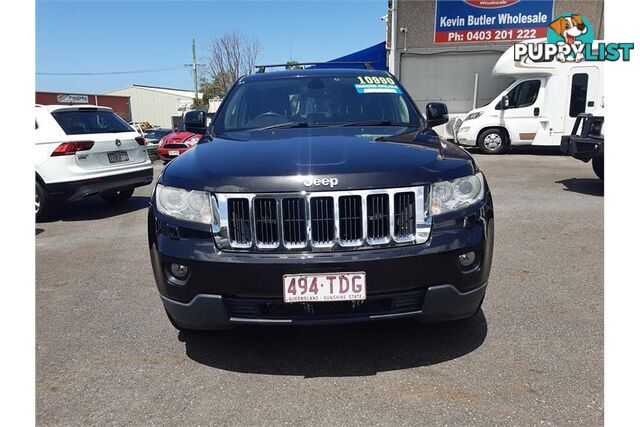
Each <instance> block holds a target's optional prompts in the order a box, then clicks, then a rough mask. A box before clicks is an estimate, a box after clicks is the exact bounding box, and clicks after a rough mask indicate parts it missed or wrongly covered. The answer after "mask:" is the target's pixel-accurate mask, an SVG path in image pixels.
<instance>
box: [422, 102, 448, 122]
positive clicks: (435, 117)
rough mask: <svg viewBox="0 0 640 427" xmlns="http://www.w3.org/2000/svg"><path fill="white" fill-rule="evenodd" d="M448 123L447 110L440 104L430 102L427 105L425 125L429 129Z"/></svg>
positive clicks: (445, 106) (444, 105)
mask: <svg viewBox="0 0 640 427" xmlns="http://www.w3.org/2000/svg"><path fill="white" fill-rule="evenodd" d="M448 121H449V110H448V109H447V105H446V104H443V103H442V102H430V103H428V104H427V124H428V125H429V126H430V127H434V126H439V125H443V124H445V123H447V122H448Z"/></svg>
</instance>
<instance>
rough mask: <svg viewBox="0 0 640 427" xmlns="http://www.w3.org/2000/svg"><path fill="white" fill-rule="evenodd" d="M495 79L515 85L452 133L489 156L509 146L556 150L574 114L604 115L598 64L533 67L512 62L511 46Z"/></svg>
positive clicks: (495, 71) (496, 68)
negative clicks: (507, 79) (533, 146)
mask: <svg viewBox="0 0 640 427" xmlns="http://www.w3.org/2000/svg"><path fill="white" fill-rule="evenodd" d="M545 41H546V39H536V40H531V41H527V42H525V43H541V42H545ZM598 43H601V42H594V46H595V45H597V44H598ZM493 75H494V76H496V77H498V76H499V77H512V78H514V79H516V80H515V82H513V83H512V84H511V85H510V86H509V87H507V88H506V89H505V90H504V91H503V92H502V93H500V94H499V95H498V96H497V97H496V98H495V99H494V100H493V101H491V102H490V103H489V104H488V105H486V106H484V107H482V108H476V109H475V110H472V111H470V112H469V114H467V116H466V117H465V119H464V120H463V121H462V123H461V124H460V125H459V127H458V130H457V132H456V133H455V140H456V142H457V143H458V144H460V145H466V146H477V147H478V148H479V149H480V151H482V152H483V153H487V154H499V153H504V152H506V151H507V150H508V149H509V146H511V145H545V146H559V145H560V139H561V137H562V135H568V134H570V133H571V130H572V128H573V124H574V122H575V118H576V117H577V116H578V114H580V113H592V114H594V115H604V114H603V111H602V110H603V108H604V97H603V67H602V63H601V62H586V61H582V62H573V61H567V62H564V63H562V62H559V61H557V60H555V59H554V60H553V61H552V62H533V61H531V60H530V59H529V58H528V57H526V58H524V59H523V60H520V61H517V62H516V61H514V47H511V48H509V49H508V50H507V51H506V52H505V53H504V54H503V55H502V56H501V57H500V59H498V62H496V65H495V66H494V68H493Z"/></svg>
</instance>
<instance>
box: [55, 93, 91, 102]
mask: <svg viewBox="0 0 640 427" xmlns="http://www.w3.org/2000/svg"><path fill="white" fill-rule="evenodd" d="M57 98H58V102H59V103H61V104H88V103H89V96H87V95H58V97H57Z"/></svg>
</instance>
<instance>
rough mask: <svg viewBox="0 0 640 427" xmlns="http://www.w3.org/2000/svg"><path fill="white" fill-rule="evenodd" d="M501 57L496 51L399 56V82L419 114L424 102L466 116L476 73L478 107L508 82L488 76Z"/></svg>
mask: <svg viewBox="0 0 640 427" xmlns="http://www.w3.org/2000/svg"><path fill="white" fill-rule="evenodd" d="M501 54H502V52H500V51H499V52H493V51H488V52H464V53H457V52H455V53H454V52H448V53H442V52H439V53H436V54H420V53H407V54H403V55H402V57H401V63H400V81H401V82H402V84H403V85H404V86H405V88H406V89H407V90H408V91H409V93H410V94H411V96H412V97H413V99H414V100H415V101H416V103H417V104H418V106H419V107H420V109H421V111H424V107H425V105H426V104H427V102H429V101H438V102H444V103H445V104H447V107H448V108H449V112H450V113H467V112H469V110H471V109H472V108H473V87H474V79H475V74H476V73H478V99H477V106H478V107H481V106H483V105H486V104H487V103H488V102H489V101H491V100H492V99H493V98H494V97H495V96H496V95H497V94H498V93H499V92H500V91H501V90H502V89H504V88H505V87H506V86H507V85H508V84H509V83H510V82H511V81H512V80H511V79H508V78H495V77H492V75H491V73H492V71H493V66H494V65H495V63H496V61H497V60H498V58H499V57H500V55H501Z"/></svg>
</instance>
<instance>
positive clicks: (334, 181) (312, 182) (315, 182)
mask: <svg viewBox="0 0 640 427" xmlns="http://www.w3.org/2000/svg"><path fill="white" fill-rule="evenodd" d="M302 183H303V184H304V186H305V187H312V186H313V187H319V186H324V187H327V186H329V187H331V188H333V187H335V186H337V185H338V178H314V177H312V176H306V177H304V181H302Z"/></svg>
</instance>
